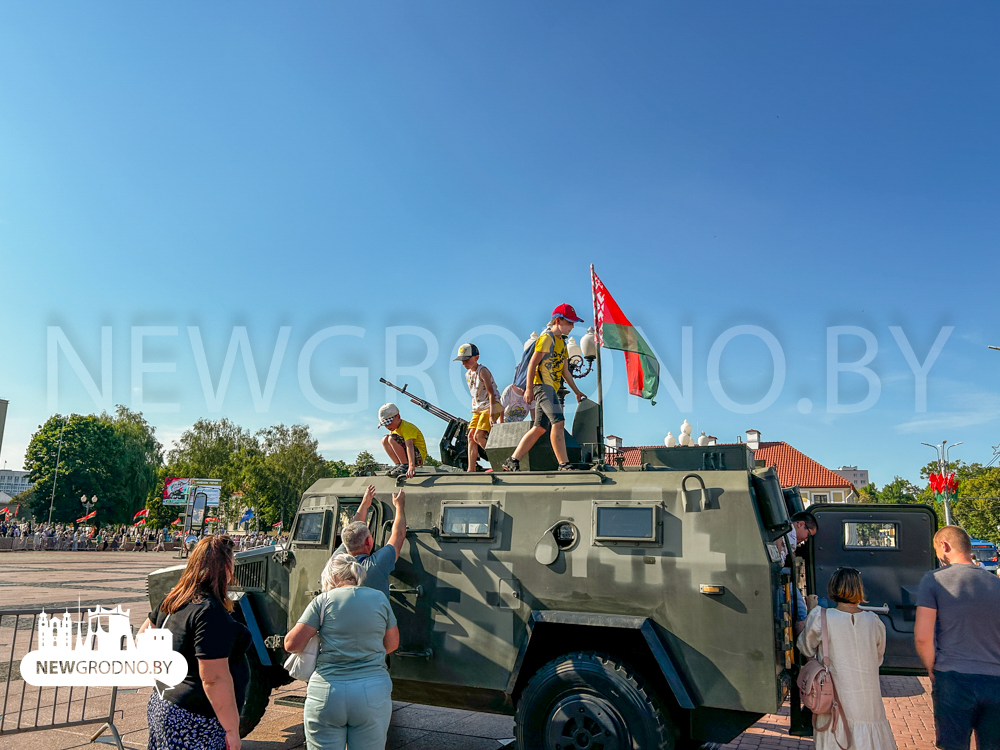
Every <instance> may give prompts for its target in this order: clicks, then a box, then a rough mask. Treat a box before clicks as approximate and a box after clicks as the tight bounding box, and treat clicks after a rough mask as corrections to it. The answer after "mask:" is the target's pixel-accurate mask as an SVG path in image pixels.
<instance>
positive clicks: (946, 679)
mask: <svg viewBox="0 0 1000 750" xmlns="http://www.w3.org/2000/svg"><path fill="white" fill-rule="evenodd" d="M932 694H933V698H934V726H935V727H936V728H937V741H936V742H935V744H936V745H937V746H938V747H940V748H942V750H969V740H970V738H971V736H972V732H973V730H975V732H976V741H977V742H978V744H979V750H1000V677H995V676H993V675H985V674H963V673H962V672H938V671H936V670H935V672H934V690H933V693H932Z"/></svg>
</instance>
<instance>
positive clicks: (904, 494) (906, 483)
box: [876, 476, 920, 504]
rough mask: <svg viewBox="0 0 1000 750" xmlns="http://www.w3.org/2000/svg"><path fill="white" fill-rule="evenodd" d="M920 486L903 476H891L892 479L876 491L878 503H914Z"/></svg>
mask: <svg viewBox="0 0 1000 750" xmlns="http://www.w3.org/2000/svg"><path fill="white" fill-rule="evenodd" d="M919 494H920V488H919V487H916V486H914V485H913V484H911V483H910V480H908V479H904V478H903V477H900V476H897V477H893V480H892V481H891V482H889V483H888V484H887V485H885V486H884V487H883V488H882V489H881V490H879V491H878V500H877V501H876V502H879V503H887V504H891V503H915V502H917V495H919Z"/></svg>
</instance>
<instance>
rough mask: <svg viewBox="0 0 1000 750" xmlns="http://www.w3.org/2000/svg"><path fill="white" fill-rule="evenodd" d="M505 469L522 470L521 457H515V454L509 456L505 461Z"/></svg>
mask: <svg viewBox="0 0 1000 750" xmlns="http://www.w3.org/2000/svg"><path fill="white" fill-rule="evenodd" d="M503 470H504V471H520V470H521V461H520V460H519V459H517V458H514V457H513V456H511V457H510V458H508V459H507V460H506V461H504V462H503Z"/></svg>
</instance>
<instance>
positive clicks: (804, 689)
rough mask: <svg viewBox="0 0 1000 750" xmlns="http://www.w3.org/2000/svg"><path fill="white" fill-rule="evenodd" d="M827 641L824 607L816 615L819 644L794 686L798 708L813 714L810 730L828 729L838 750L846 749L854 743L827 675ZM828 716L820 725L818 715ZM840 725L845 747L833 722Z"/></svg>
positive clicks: (834, 688) (829, 676)
mask: <svg viewBox="0 0 1000 750" xmlns="http://www.w3.org/2000/svg"><path fill="white" fill-rule="evenodd" d="M829 652H830V641H829V637H828V636H827V632H826V608H825V607H824V608H823V611H822V612H821V613H820V643H819V648H818V649H817V650H816V656H814V657H812V658H811V659H810V660H809V661H807V662H806V664H805V666H804V667H802V669H801V670H800V671H799V677H798V679H797V680H796V683H797V684H798V686H799V693H800V694H801V696H802V705H803V706H805V707H806V708H808V709H809V710H810V711H812V712H813V727H814V728H815V729H816V730H817V731H819V732H825V731H827V730H830V732H831V733H833V738H834V739H835V740H837V745H838V746H839V747H840V748H841V750H848V748H850V747H851V745H852V744H853V742H854V739H853V738H852V737H851V727H850V725H849V724H848V723H847V717H846V716H845V715H844V707H843V706H841V705H840V698H839V697H838V696H837V687H836V685H834V684H833V674H831V672H830V653H829ZM825 714H829V715H830V718H829V719H827V722H826V724H824V725H823V726H820V725H819V723H818V721H817V716H818V715H825ZM839 721H843V722H844V732H845V733H846V734H847V747H844V746H843V745H841V744H840V740H839V739H837V723H838V722H839Z"/></svg>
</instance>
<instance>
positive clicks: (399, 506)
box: [333, 485, 406, 599]
mask: <svg viewBox="0 0 1000 750" xmlns="http://www.w3.org/2000/svg"><path fill="white" fill-rule="evenodd" d="M374 499H375V487H374V486H373V485H368V489H366V490H365V494H364V497H362V498H361V505H360V506H359V507H358V512H357V513H355V514H354V518H353V519H351V523H349V524H347V526H345V527H344V529H343V531H341V532H340V539H341V542H342V544H341V545H340V546H339V547H337V549H336V550H334V553H333V556H334V557H336V556H337V555H342V554H344V553H345V552H346V553H347V554H349V555H354V556H355V557H356V558H358V562H359V563H361V567H363V568H364V569H365V571H366V572H367V573H368V575H367V576H365V583H364V585H365V586H367V587H368V588H370V589H378V590H379V591H381V592H382V593H383V594H385V596H386V598H387V599H388V598H389V574H390V573H392V571H393V570H394V569H395V567H396V560H398V559H399V553H400V552H401V551H402V550H403V542H404V541H406V513H405V512H404V508H405V504H406V493H405V492H403V490H400V491H399V492H397V493H396V494H394V495H393V496H392V504H393V506H395V508H396V517H395V518H394V519H393V521H392V533H391V534H390V535H389V541H388V542H387V543H386V545H385V546H384V547H382V548H380V549H379V550H378V551H377V552H375V553H372V549H374V547H375V540H374V539H373V538H372V534H371V531H370V530H369V529H368V523H367V520H368V509H369V508H370V507H371V504H372V501H373V500H374Z"/></svg>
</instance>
